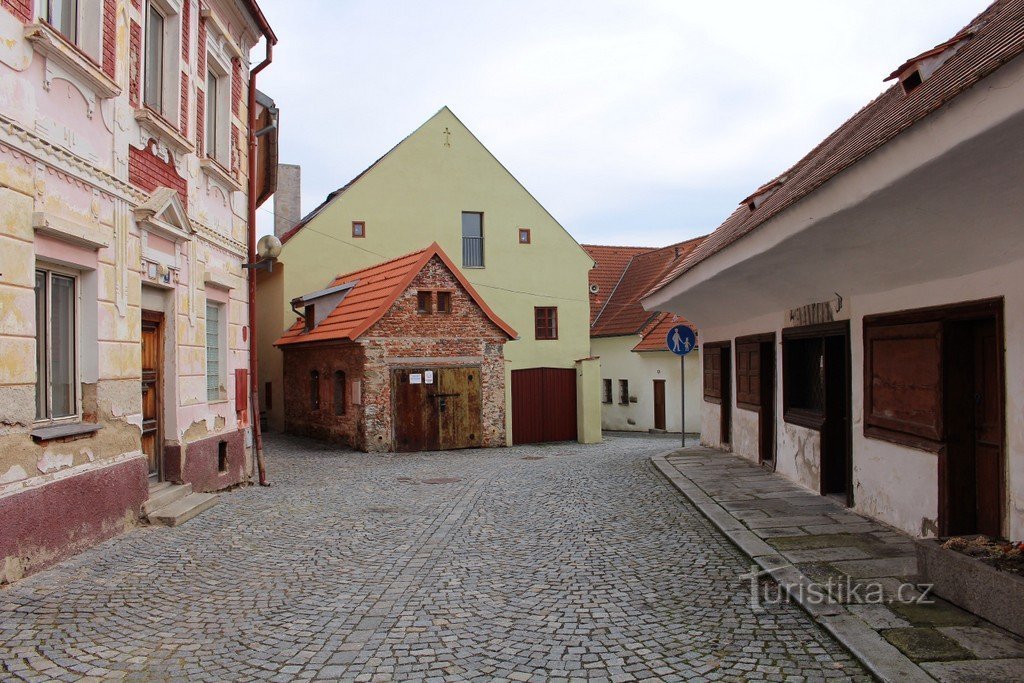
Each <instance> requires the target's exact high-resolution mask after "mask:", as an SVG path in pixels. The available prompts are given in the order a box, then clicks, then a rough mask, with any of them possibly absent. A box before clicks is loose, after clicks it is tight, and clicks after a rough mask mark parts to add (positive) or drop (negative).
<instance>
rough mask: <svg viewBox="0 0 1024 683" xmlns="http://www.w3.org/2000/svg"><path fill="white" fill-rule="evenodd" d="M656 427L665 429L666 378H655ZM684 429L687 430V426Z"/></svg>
mask: <svg viewBox="0 0 1024 683" xmlns="http://www.w3.org/2000/svg"><path fill="white" fill-rule="evenodd" d="M654 428H655V429H662V430H663V429H665V380H663V379H656V380H654ZM683 431H686V430H685V428H684V429H683Z"/></svg>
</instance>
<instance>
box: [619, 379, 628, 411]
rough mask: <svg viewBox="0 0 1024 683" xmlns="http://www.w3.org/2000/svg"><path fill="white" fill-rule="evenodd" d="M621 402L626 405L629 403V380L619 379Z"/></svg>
mask: <svg viewBox="0 0 1024 683" xmlns="http://www.w3.org/2000/svg"><path fill="white" fill-rule="evenodd" d="M619 403H620V404H622V405H624V406H626V405H629V380H628V379H620V380H619Z"/></svg>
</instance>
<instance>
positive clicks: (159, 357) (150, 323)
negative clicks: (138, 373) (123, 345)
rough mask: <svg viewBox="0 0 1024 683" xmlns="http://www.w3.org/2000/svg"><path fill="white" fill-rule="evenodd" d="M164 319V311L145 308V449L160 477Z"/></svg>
mask: <svg viewBox="0 0 1024 683" xmlns="http://www.w3.org/2000/svg"><path fill="white" fill-rule="evenodd" d="M163 319H164V314H163V313H158V312H156V311H143V312H142V452H143V453H145V454H146V457H147V459H148V460H149V476H150V477H155V478H157V479H159V478H160V458H161V455H162V453H161V450H162V446H163V429H162V427H163V420H162V416H161V413H162V408H163V407H162V405H161V403H162V402H161V400H160V397H161V394H162V391H163V381H162V379H163V378H162V376H161V375H162V373H161V370H162V366H163V333H162V332H163Z"/></svg>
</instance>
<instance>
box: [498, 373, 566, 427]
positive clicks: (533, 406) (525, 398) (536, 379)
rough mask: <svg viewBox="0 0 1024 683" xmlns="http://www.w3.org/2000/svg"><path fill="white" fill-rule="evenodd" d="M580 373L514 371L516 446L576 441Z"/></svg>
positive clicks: (513, 407)
mask: <svg viewBox="0 0 1024 683" xmlns="http://www.w3.org/2000/svg"><path fill="white" fill-rule="evenodd" d="M576 437H577V431H576V370H575V369H573V368H527V369H523V370H513V371H512V443H514V444H517V445H518V444H524V443H544V442H549V441H575V440H576Z"/></svg>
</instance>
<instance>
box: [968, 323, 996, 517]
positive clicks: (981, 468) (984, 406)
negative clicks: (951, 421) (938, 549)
mask: <svg viewBox="0 0 1024 683" xmlns="http://www.w3.org/2000/svg"><path fill="white" fill-rule="evenodd" d="M999 349H1000V344H999V343H998V335H997V329H996V321H995V320H983V321H979V322H978V323H977V324H976V326H975V328H974V397H973V398H974V468H975V479H976V481H977V492H976V494H975V495H976V499H977V517H978V533H981V534H987V535H989V536H995V537H999V536H1001V535H1002V534H1001V531H1002V517H1003V515H1002V512H1003V511H1002V507H1003V506H1002V502H1003V458H1002V446H1003V407H1002V381H1001V378H1000V370H1001V368H1000V353H999Z"/></svg>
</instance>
